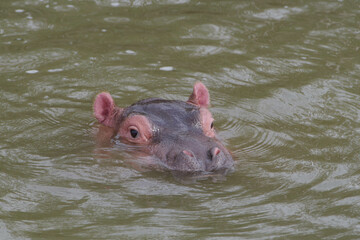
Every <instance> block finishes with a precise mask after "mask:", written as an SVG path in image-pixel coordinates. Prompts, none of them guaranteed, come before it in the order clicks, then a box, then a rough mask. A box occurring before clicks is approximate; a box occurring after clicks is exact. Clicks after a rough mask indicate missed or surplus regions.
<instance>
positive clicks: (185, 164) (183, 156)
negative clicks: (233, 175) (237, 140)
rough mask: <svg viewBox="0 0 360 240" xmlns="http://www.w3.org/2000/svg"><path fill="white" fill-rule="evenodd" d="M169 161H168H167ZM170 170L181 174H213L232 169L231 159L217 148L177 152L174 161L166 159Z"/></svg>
mask: <svg viewBox="0 0 360 240" xmlns="http://www.w3.org/2000/svg"><path fill="white" fill-rule="evenodd" d="M169 160H170V161H169ZM168 163H169V165H171V166H170V168H171V169H173V170H177V171H183V172H201V171H205V172H213V171H217V170H219V169H223V168H232V166H233V159H232V158H231V156H230V155H229V154H228V153H227V152H224V151H222V150H221V149H220V148H219V147H211V148H210V149H208V150H207V151H206V150H205V151H204V152H203V153H202V152H199V151H198V152H197V154H195V153H194V151H192V150H189V149H186V150H183V151H181V152H179V153H178V154H177V155H176V156H175V157H174V159H168Z"/></svg>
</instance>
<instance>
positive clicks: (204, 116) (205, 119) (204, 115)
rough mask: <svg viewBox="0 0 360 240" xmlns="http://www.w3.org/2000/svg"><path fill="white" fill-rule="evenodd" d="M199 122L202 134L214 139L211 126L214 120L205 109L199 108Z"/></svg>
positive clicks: (214, 134) (213, 130)
mask: <svg viewBox="0 0 360 240" xmlns="http://www.w3.org/2000/svg"><path fill="white" fill-rule="evenodd" d="M200 122H201V126H202V129H203V132H204V134H205V135H206V136H208V137H211V138H214V137H215V136H216V133H215V129H214V126H213V124H212V123H213V122H214V118H213V117H212V115H211V112H210V111H209V110H208V109H207V108H200Z"/></svg>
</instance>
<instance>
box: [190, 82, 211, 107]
mask: <svg viewBox="0 0 360 240" xmlns="http://www.w3.org/2000/svg"><path fill="white" fill-rule="evenodd" d="M188 102H190V103H193V104H196V105H198V106H200V107H208V106H209V104H210V95H209V91H208V90H207V88H206V87H205V85H204V84H202V83H201V82H197V83H195V85H194V89H193V92H192V94H191V95H190V97H189V100H188Z"/></svg>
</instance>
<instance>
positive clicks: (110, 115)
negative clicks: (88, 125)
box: [94, 92, 122, 127]
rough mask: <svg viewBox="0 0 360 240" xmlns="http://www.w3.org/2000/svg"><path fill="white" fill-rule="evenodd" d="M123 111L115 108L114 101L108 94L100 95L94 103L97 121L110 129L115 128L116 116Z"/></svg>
mask: <svg viewBox="0 0 360 240" xmlns="http://www.w3.org/2000/svg"><path fill="white" fill-rule="evenodd" d="M121 111H122V109H121V108H118V107H116V106H115V103H114V100H113V99H112V97H111V95H110V94H109V93H107V92H102V93H99V94H98V95H97V96H96V99H95V102H94V115H95V117H96V119H97V120H98V121H99V122H100V123H102V124H104V125H105V126H108V127H115V123H116V119H115V118H116V115H118V113H120V112H121Z"/></svg>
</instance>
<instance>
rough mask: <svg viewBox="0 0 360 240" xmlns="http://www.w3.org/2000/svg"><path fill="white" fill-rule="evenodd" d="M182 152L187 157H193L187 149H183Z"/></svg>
mask: <svg viewBox="0 0 360 240" xmlns="http://www.w3.org/2000/svg"><path fill="white" fill-rule="evenodd" d="M183 153H185V154H186V155H188V156H189V157H192V158H193V157H194V154H193V153H192V152H189V151H187V150H184V151H183Z"/></svg>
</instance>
